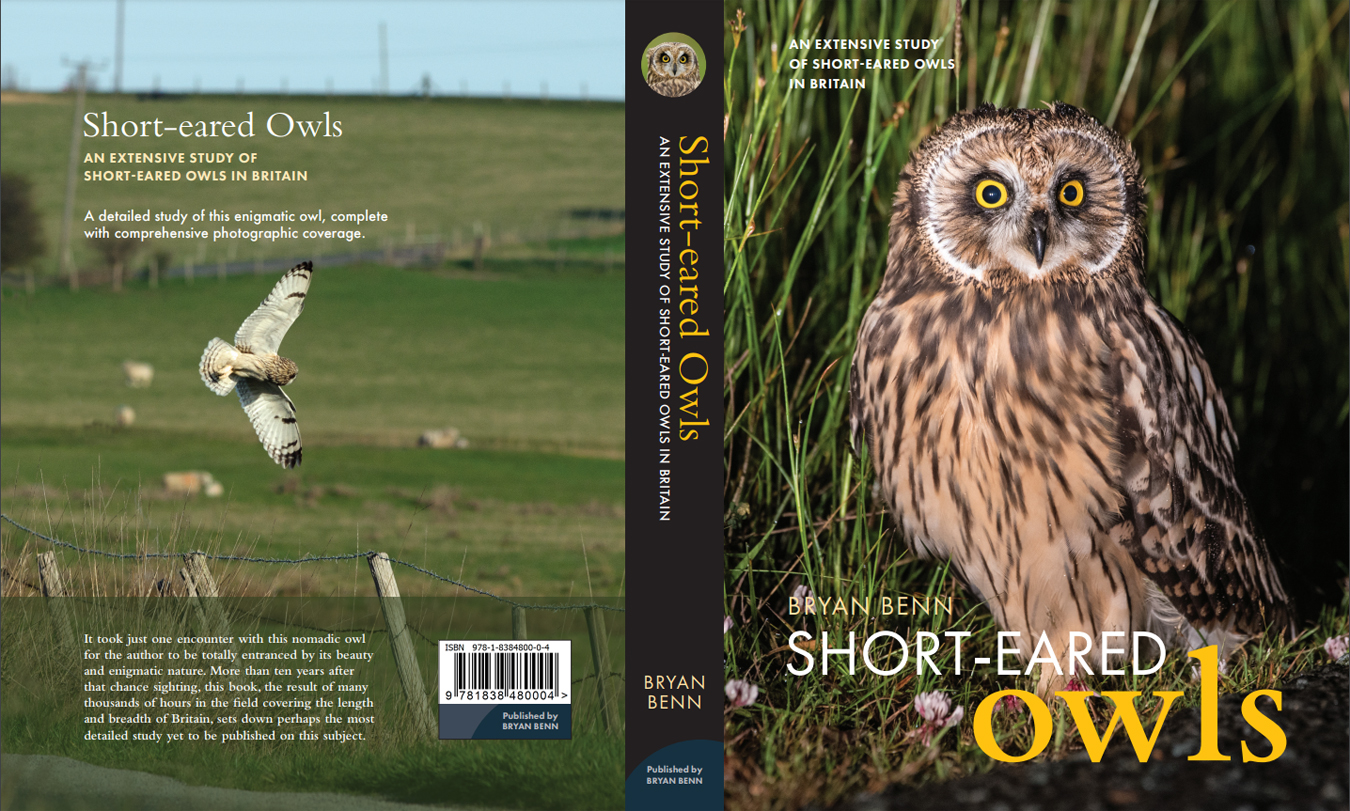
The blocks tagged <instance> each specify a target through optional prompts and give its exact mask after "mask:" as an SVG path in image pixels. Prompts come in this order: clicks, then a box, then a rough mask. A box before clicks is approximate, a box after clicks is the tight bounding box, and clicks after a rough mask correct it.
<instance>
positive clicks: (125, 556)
mask: <svg viewBox="0 0 1350 811" xmlns="http://www.w3.org/2000/svg"><path fill="white" fill-rule="evenodd" d="M0 518H2V519H4V520H5V521H7V522H8V523H9V524H11V525H12V526H14V527H16V528H18V529H20V530H23V531H24V532H26V533H28V534H29V535H32V536H33V537H35V538H41V539H42V540H44V541H46V542H48V543H50V544H55V545H56V546H62V547H65V548H67V549H73V550H75V551H76V552H80V553H82V554H86V555H99V556H102V557H105V558H115V559H118V560H147V559H150V558H181V557H183V556H184V555H201V556H202V557H204V558H206V559H207V560H226V561H238V562H240V563H283V564H299V563H316V562H319V561H327V560H357V559H361V560H369V559H370V556H371V555H377V554H379V552H377V551H376V550H374V549H371V550H368V551H366V552H349V553H347V554H344V555H306V556H305V557H303V558H258V557H249V556H246V555H217V554H212V553H210V552H202V551H200V550H195V549H193V550H189V551H187V552H108V551H105V550H103V549H89V548H86V547H83V546H77V545H75V544H73V543H70V542H68V541H62V540H59V539H57V538H52V537H50V536H48V535H44V534H42V533H41V532H38V531H37V530H35V529H33V528H31V527H26V526H24V525H23V524H20V523H19V522H18V521H15V520H14V519H13V518H10V517H9V516H8V515H6V514H5V513H0ZM389 562H390V563H397V564H398V565H400V566H406V567H407V568H409V569H412V570H414V571H418V572H421V573H422V574H424V575H427V576H428V577H433V578H435V579H437V580H440V581H441V582H444V583H449V584H450V585H452V586H458V587H459V588H462V589H464V590H465V591H471V592H473V593H475V594H481V595H483V596H484V597H491V598H492V599H494V600H497V601H498V602H502V603H506V604H507V605H510V606H512V607H513V608H524V609H529V610H531V611H573V610H581V609H586V608H595V609H599V610H601V611H615V612H618V613H620V614H622V613H624V609H622V608H619V607H618V606H613V605H605V604H604V603H574V604H555V605H538V604H535V603H521V602H517V601H515V600H512V599H511V598H509V597H503V596H501V595H500V594H493V593H492V592H490V591H486V590H484V589H480V588H477V587H475V586H470V585H469V584H468V583H464V582H461V581H459V580H455V579H454V578H452V577H446V576H444V575H441V574H437V573H436V572H433V571H431V570H430V569H424V568H422V567H421V566H418V565H417V564H416V563H409V562H407V561H406V560H399V559H398V558H395V557H390V558H389Z"/></svg>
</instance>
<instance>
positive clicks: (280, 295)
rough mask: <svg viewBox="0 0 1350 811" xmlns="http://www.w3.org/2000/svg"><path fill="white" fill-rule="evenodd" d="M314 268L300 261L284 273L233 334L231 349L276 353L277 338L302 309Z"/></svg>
mask: <svg viewBox="0 0 1350 811" xmlns="http://www.w3.org/2000/svg"><path fill="white" fill-rule="evenodd" d="M313 272H314V267H313V265H312V264H311V263H309V262H301V263H300V264H298V265H296V266H295V267H293V268H291V269H290V270H288V271H286V273H285V275H283V276H282V277H281V281H279V282H277V285H276V287H273V288H272V292H271V293H269V294H268V296H267V298H265V299H263V302H262V304H259V305H258V309H256V310H254V311H253V315H250V316H249V317H248V318H246V319H244V323H243V324H241V325H240V326H239V332H237V333H235V336H234V343H235V346H237V347H239V348H241V349H247V350H248V351H250V352H253V353H255V354H258V355H268V354H273V355H274V354H276V352H277V350H278V349H280V348H281V339H282V338H285V337H286V330H288V329H290V328H291V324H294V323H295V319H297V318H299V317H300V313H301V311H303V310H304V309H305V294H306V293H308V292H309V277H310V276H311V275H313Z"/></svg>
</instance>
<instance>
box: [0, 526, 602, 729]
mask: <svg viewBox="0 0 1350 811" xmlns="http://www.w3.org/2000/svg"><path fill="white" fill-rule="evenodd" d="M0 519H4V521H5V522H7V523H8V524H10V525H11V526H13V527H15V528H16V529H18V530H20V531H22V532H25V533H27V534H28V535H30V536H32V537H34V538H39V539H41V540H43V541H46V542H47V543H50V544H52V545H53V546H57V547H63V548H66V549H70V550H73V551H75V552H78V553H80V554H84V555H95V556H99V557H105V558H112V559H115V560H148V559H156V558H158V559H170V558H178V559H182V560H185V561H186V562H187V564H188V565H187V567H186V568H184V569H182V570H181V572H180V576H181V577H182V578H183V581H184V583H185V585H186V588H187V596H189V597H191V598H193V602H194V604H197V605H198V612H199V614H200V619H201V621H202V622H203V623H209V624H212V625H215V626H216V629H217V630H218V631H219V632H221V635H222V636H226V635H227V634H225V633H224V632H226V631H228V629H229V624H230V623H229V620H228V619H227V618H226V616H225V613H224V611H223V610H222V608H221V607H220V606H219V605H218V604H217V603H215V601H212V602H211V603H210V604H209V605H203V604H201V603H197V598H199V597H219V596H220V594H219V593H218V590H217V586H216V581H215V578H214V577H213V576H212V575H211V573H210V571H209V570H208V569H207V567H206V563H205V561H208V560H219V561H231V562H240V563H267V564H285V565H297V564H301V563H316V562H319V561H336V560H357V559H364V560H366V561H367V562H368V563H369V564H370V569H371V575H372V576H373V577H374V579H375V589H376V592H377V595H378V596H379V599H380V606H381V610H382V612H383V613H384V618H385V625H386V629H385V630H386V633H387V634H388V636H389V643H390V646H391V648H392V649H393V654H394V660H395V665H396V666H397V668H398V671H399V678H400V681H401V682H402V685H403V690H404V694H405V697H406V699H407V701H408V705H409V708H410V709H411V710H412V712H413V717H415V718H418V719H420V723H421V725H422V726H423V728H424V731H425V732H426V733H427V734H428V735H431V736H433V737H434V736H435V735H436V721H435V720H434V719H433V716H432V713H431V708H430V704H429V703H428V702H427V693H426V689H425V687H424V686H423V681H422V676H421V673H420V670H419V668H418V666H417V659H416V654H415V652H414V650H413V646H412V645H411V643H410V640H409V635H410V634H411V635H415V636H418V637H420V638H421V639H422V640H424V641H425V642H428V643H431V644H432V645H433V646H434V645H435V644H436V641H435V640H432V639H430V638H429V637H427V636H426V635H425V634H423V633H422V632H421V631H420V630H418V629H417V628H415V627H413V625H411V624H410V623H409V622H408V621H407V615H406V613H405V612H404V609H403V607H402V602H401V600H400V597H399V589H398V586H397V583H396V582H395V580H394V574H393V571H392V569H391V568H390V564H394V563H397V564H398V565H400V566H405V567H407V568H409V569H412V570H414V571H416V572H420V573H421V574H424V575H427V576H428V577H432V578H435V579H436V580H440V581H442V582H444V583H449V584H451V585H453V586H457V587H459V588H462V589H464V590H466V591H469V592H473V593H475V594H480V595H482V596H484V597H490V598H491V599H493V600H496V601H498V602H501V603H505V604H506V605H509V606H511V634H512V638H513V639H518V640H523V639H526V635H525V611H526V610H532V611H581V612H583V613H584V614H585V616H586V630H587V634H588V636H589V637H590V648H591V654H592V659H593V664H594V666H595V671H594V673H593V674H592V676H597V675H598V677H597V678H595V687H596V694H597V698H598V700H599V705H600V709H601V717H602V718H603V720H604V725H605V729H606V730H609V731H620V730H621V729H622V722H621V720H620V716H619V710H618V705H617V702H616V700H615V699H616V697H615V695H614V694H613V693H612V692H611V690H610V689H609V688H608V687H607V686H606V681H607V680H608V679H609V678H612V677H617V678H619V679H620V681H621V682H622V679H623V675H622V674H621V673H616V672H615V671H613V670H612V669H611V667H610V658H609V639H608V634H607V632H606V631H605V623H604V619H603V616H602V614H601V612H603V611H614V612H617V613H621V614H622V613H625V611H624V609H622V608H620V607H618V606H612V605H605V604H603V603H594V602H592V603H584V604H573V605H568V604H537V603H522V602H519V601H516V600H512V599H510V598H509V597H503V596H501V595H499V594H493V593H492V592H490V591H487V590H485V589H480V588H477V587H475V586H471V585H469V584H467V583H464V582H461V581H459V580H455V579H454V578H451V577H445V576H444V575H441V574H438V573H437V572H433V571H431V570H430V569H427V568H424V567H422V566H418V565H417V564H415V563H409V562H407V561H404V560H399V559H397V558H392V557H389V556H388V555H387V554H385V553H382V552H379V551H377V550H370V551H367V552H350V553H347V554H342V555H308V556H305V557H301V558H264V557H253V556H247V555H219V554H213V553H209V552H202V551H196V550H193V551H189V552H129V553H128V552H108V551H105V550H102V549H91V548H87V547H83V546H79V545H77V544H73V543H70V542H68V541H63V540H61V539H59V538H53V537H51V536H50V535H46V534H44V533H42V532H39V531H37V530H35V529H33V528H32V527H27V526H24V525H23V524H20V523H19V522H18V521H15V520H14V519H13V518H10V517H9V516H8V515H7V514H5V513H2V512H0ZM38 573H39V576H40V579H41V581H42V582H41V585H40V586H39V585H38V584H31V583H27V582H26V581H23V580H21V579H20V578H18V577H16V576H15V575H14V574H13V573H11V572H9V571H8V570H5V571H3V575H4V577H5V578H6V579H9V580H12V581H14V582H20V583H24V584H25V585H27V586H29V587H30V588H33V589H34V590H40V591H41V593H42V594H43V595H44V596H46V597H49V598H50V597H63V598H64V597H68V596H71V595H68V594H67V593H66V591H65V588H64V586H63V584H62V578H61V574H60V572H59V570H58V568H57V564H56V558H55V554H54V553H53V552H51V551H48V552H42V553H39V554H38ZM48 607H49V610H50V611H51V613H52V621H53V626H54V629H55V631H56V634H57V641H58V645H59V646H60V647H62V648H63V649H65V650H67V651H68V652H69V651H72V650H73V648H74V640H75V635H74V632H73V628H72V626H71V619H70V615H69V612H68V611H67V609H66V607H65V606H64V605H63V604H62V603H61V602H60V601H51V600H49V601H48ZM208 614H209V615H210V616H209V617H208ZM258 618H261V617H258ZM285 624H287V625H294V626H295V627H301V626H299V625H297V624H296V623H293V622H290V621H289V620H287V621H286V623H285ZM314 630H325V631H329V632H331V629H314ZM362 630H365V629H362ZM587 678H590V676H588V677H583V678H580V679H575V680H573V684H578V683H580V682H582V681H585V680H586V679H587Z"/></svg>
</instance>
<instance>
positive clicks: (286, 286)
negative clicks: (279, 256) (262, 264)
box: [201, 262, 314, 468]
mask: <svg viewBox="0 0 1350 811" xmlns="http://www.w3.org/2000/svg"><path fill="white" fill-rule="evenodd" d="M313 273H314V269H313V266H312V265H311V264H310V263H309V262H301V263H300V264H298V265H296V266H295V267H293V268H291V269H290V270H288V271H286V274H285V275H284V276H282V277H281V281H279V282H277V285H276V287H273V288H272V292H271V293H270V294H269V295H268V296H267V298H265V299H263V303H262V304H259V305H258V309H256V310H254V311H253V315H250V316H249V317H248V318H246V319H244V323H243V324H242V325H240V327H239V331H238V332H237V333H235V336H234V346H231V345H230V344H228V343H226V342H225V341H222V340H221V339H219V338H212V339H211V343H209V344H207V345H206V351H205V352H203V353H202V365H201V371H202V382H204V383H206V387H207V388H209V389H210V390H211V391H214V392H215V393H216V394H219V395H220V396H222V397H224V396H225V395H227V394H229V393H230V390H231V389H233V390H235V391H236V392H238V393H239V402H240V404H242V405H243V406H244V412H245V413H247V414H248V418H249V421H250V422H252V423H253V430H255V431H257V432H258V439H260V440H262V444H263V448H264V449H266V450H267V455H268V456H271V457H272V459H273V461H275V462H276V463H277V464H279V465H281V466H282V467H285V468H292V467H296V466H298V465H299V464H300V452H301V446H300V426H299V425H297V424H296V422H295V404H294V403H292V402H291V398H289V397H287V396H286V393H285V392H284V391H282V390H281V387H282V386H284V385H286V384H287V383H290V382H291V381H292V380H294V379H295V375H296V374H297V373H298V372H299V368H298V367H297V366H296V365H295V361H293V360H291V359H290V358H283V357H281V356H280V355H278V354H277V350H278V349H279V348H280V347H281V339H282V338H285V337H286V330H288V329H290V328H291V325H292V324H294V323H295V319H297V318H299V317H300V313H301V312H302V311H304V309H305V294H306V293H308V292H309V278H310V276H311V275H313Z"/></svg>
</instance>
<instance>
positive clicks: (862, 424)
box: [851, 104, 1293, 693]
mask: <svg viewBox="0 0 1350 811" xmlns="http://www.w3.org/2000/svg"><path fill="white" fill-rule="evenodd" d="M1144 206H1145V188H1144V179H1143V177H1142V175H1141V173H1140V169H1139V161H1138V160H1137V159H1136V158H1135V155H1134V151H1133V150H1132V149H1131V147H1130V145H1129V143H1127V142H1126V141H1125V140H1124V139H1123V138H1121V137H1120V136H1119V135H1117V134H1116V133H1115V132H1113V131H1111V130H1109V129H1107V128H1106V127H1103V126H1102V125H1101V124H1099V123H1098V122H1097V121H1096V119H1094V118H1092V117H1091V116H1090V115H1088V114H1087V113H1085V112H1083V111H1082V110H1079V109H1077V108H1075V107H1071V106H1069V105H1065V104H1056V105H1054V106H1053V107H1051V108H1050V109H1046V110H1020V109H1009V110H998V109H995V108H994V107H992V106H989V105H985V106H982V107H980V108H978V109H976V110H974V111H973V112H968V113H961V114H958V115H956V116H954V117H953V118H952V119H951V120H950V121H948V122H947V123H946V125H944V126H943V127H942V128H940V129H939V130H938V131H936V132H934V133H933V134H932V135H931V136H929V137H928V139H927V140H925V141H924V142H923V143H922V144H921V145H920V146H919V147H918V149H917V150H915V151H914V153H913V154H912V155H911V157H910V162H909V165H908V166H907V167H906V168H905V170H904V172H903V173H902V174H901V175H900V185H899V189H898V190H897V191H896V194H895V202H894V207H893V209H892V215H891V224H890V249H889V253H888V255H887V266H886V273H885V277H884V279H883V281H882V283H881V287H880V289H879V290H878V291H877V295H876V299H875V300H874V301H873V302H872V304H871V306H870V307H869V308H868V310H867V313H866V315H865V316H864V317H863V320H862V324H861V328H860V330H859V333H858V346H857V350H856V352H855V354H854V356H853V372H852V382H851V385H852V392H851V393H852V406H851V407H852V426H853V436H854V445H855V448H857V447H858V446H859V444H860V442H861V441H862V439H863V438H864V437H865V441H866V443H867V447H868V450H869V452H870V455H871V459H872V464H873V465H874V466H875V469H876V473H877V477H878V479H879V480H880V481H879V484H880V487H881V490H882V492H883V493H884V494H885V497H886V499H887V500H888V501H889V502H890V508H891V512H892V515H894V516H895V518H896V521H897V523H898V524H899V525H900V527H901V530H902V532H903V534H904V535H905V536H906V537H907V539H908V540H909V543H910V544H911V545H912V546H913V547H914V549H915V550H916V551H917V552H918V553H919V554H920V555H921V556H924V557H940V558H949V559H950V560H951V561H952V563H953V568H954V569H955V570H956V571H958V572H959V573H960V576H961V578H962V579H963V580H964V581H965V582H966V584H967V585H968V586H969V587H970V588H971V589H972V590H973V591H974V592H975V593H976V594H977V595H978V597H979V598H980V599H982V600H983V601H985V602H986V603H987V605H988V606H989V608H990V610H991V611H992V612H993V615H994V618H995V619H996V621H997V622H998V624H999V626H1000V627H1001V628H1003V629H1004V630H1008V631H1020V632H1021V637H1020V640H1019V642H1020V644H1019V648H1020V650H1021V654H1022V657H1023V660H1024V661H1026V660H1027V659H1029V658H1030V656H1031V654H1032V653H1033V650H1034V649H1035V648H1036V646H1037V645H1038V643H1039V641H1040V639H1041V634H1042V633H1044V634H1046V636H1047V638H1048V640H1049V642H1050V643H1051V645H1052V646H1053V649H1054V652H1055V654H1056V656H1057V658H1058V660H1059V663H1060V666H1061V667H1062V669H1063V675H1062V676H1061V675H1057V674H1056V672H1055V670H1054V668H1052V667H1051V666H1049V665H1046V664H1042V665H1041V666H1040V668H1041V675H1040V685H1039V689H1040V691H1041V692H1042V693H1047V692H1049V691H1052V690H1054V689H1059V687H1060V685H1062V684H1063V683H1064V681H1065V680H1066V679H1067V676H1068V673H1069V668H1068V665H1069V651H1070V649H1071V647H1070V646H1071V641H1072V637H1071V634H1073V633H1075V632H1081V633H1086V634H1089V635H1090V638H1091V639H1092V656H1091V657H1090V658H1089V660H1088V661H1096V662H1100V661H1101V658H1100V657H1101V649H1100V647H1099V646H1101V645H1102V644H1103V640H1102V636H1101V634H1102V632H1104V631H1111V632H1120V631H1123V632H1125V633H1126V634H1127V636H1126V637H1124V640H1125V641H1124V642H1121V640H1120V638H1119V637H1116V638H1114V640H1113V641H1112V643H1111V647H1113V648H1119V647H1122V646H1124V647H1129V645H1130V640H1131V639H1132V637H1130V636H1128V634H1129V633H1130V632H1134V631H1149V632H1152V633H1155V634H1157V635H1158V636H1160V637H1161V638H1163V639H1164V640H1165V641H1166V643H1167V644H1168V646H1169V648H1170V646H1172V645H1173V644H1181V645H1185V646H1187V647H1185V648H1184V650H1192V649H1195V648H1198V647H1202V646H1204V645H1209V644H1218V645H1219V652H1220V658H1221V660H1222V659H1223V658H1226V656H1227V654H1228V653H1229V652H1231V650H1232V649H1233V648H1234V647H1235V646H1236V645H1237V644H1240V643H1241V641H1242V640H1244V639H1246V638H1248V637H1250V636H1252V635H1254V634H1257V633H1260V632H1261V631H1263V630H1265V629H1266V628H1267V627H1272V628H1274V629H1275V630H1277V631H1289V630H1291V629H1292V615H1293V611H1292V608H1291V606H1290V603H1289V600H1288V598H1287V597H1286V596H1285V592H1284V589H1283V588H1282V587H1281V585H1280V580H1279V577H1278V576H1277V574H1276V571H1275V567H1274V565H1273V564H1272V561H1271V556H1270V554H1269V552H1268V551H1267V550H1266V545H1265V542H1264V541H1263V540H1262V539H1261V537H1260V536H1259V535H1258V534H1257V533H1256V531H1255V529H1254V527H1253V525H1252V520H1251V516H1250V515H1249V514H1248V511H1247V503H1246V501H1245V500H1244V499H1243V497H1242V493H1241V491H1240V490H1239V489H1238V484H1237V480H1236V478H1235V476H1234V464H1233V454H1234V452H1235V451H1236V450H1237V436H1236V434H1235V433H1234V432H1233V426H1232V422H1231V421H1230V420H1229V417H1228V408H1227V406H1226V405H1225V404H1224V400H1223V395H1222V394H1221V393H1220V391H1219V388H1218V386H1216V385H1215V384H1214V378H1213V376H1212V375H1211V374H1210V370H1209V365H1208V364H1207V363H1206V362H1205V357H1204V353H1203V352H1201V350H1200V346H1199V345H1198V344H1197V343H1196V342H1195V340H1194V339H1193V338H1192V337H1191V336H1190V334H1189V333H1188V332H1187V331H1186V329H1185V327H1183V326H1182V325H1181V323H1180V322H1179V321H1177V320H1176V319H1175V318H1173V317H1172V316H1171V314H1169V313H1168V312H1167V311H1166V310H1164V309H1163V308H1162V307H1161V306H1160V305H1159V304H1158V303H1157V302H1156V301H1154V300H1153V299H1152V298H1151V297H1150V296H1149V294H1148V292H1147V290H1146V289H1145V288H1144V259H1145V256H1146V250H1145V240H1146V236H1147V226H1146V219H1145V208H1144ZM1080 643H1081V639H1080ZM1080 649H1081V645H1080ZM1140 650H1141V651H1142V652H1143V654H1144V656H1147V655H1148V651H1149V650H1150V646H1149V645H1148V644H1147V642H1145V643H1144V644H1142V645H1141V647H1140ZM1043 655H1044V652H1042V653H1041V654H1039V656H1043Z"/></svg>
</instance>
